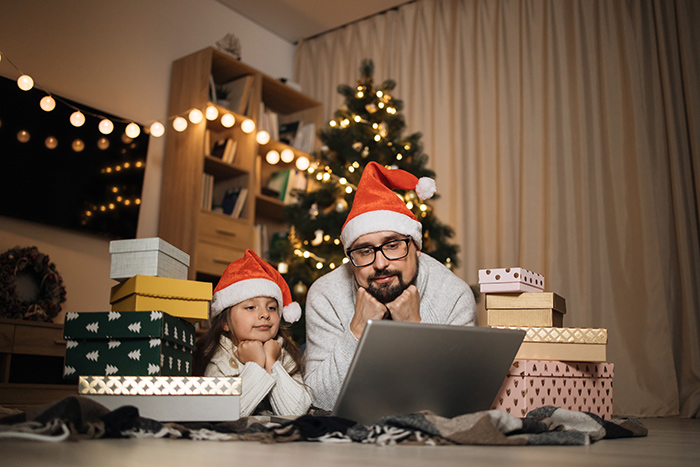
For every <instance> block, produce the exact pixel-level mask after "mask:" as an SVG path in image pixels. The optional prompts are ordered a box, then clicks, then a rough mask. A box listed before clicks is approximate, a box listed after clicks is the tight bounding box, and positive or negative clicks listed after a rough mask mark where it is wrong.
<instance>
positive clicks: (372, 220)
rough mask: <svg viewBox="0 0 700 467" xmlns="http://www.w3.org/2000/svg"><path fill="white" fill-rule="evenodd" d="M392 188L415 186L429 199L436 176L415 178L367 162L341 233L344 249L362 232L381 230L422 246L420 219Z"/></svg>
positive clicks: (399, 170) (415, 188) (404, 188)
mask: <svg viewBox="0 0 700 467" xmlns="http://www.w3.org/2000/svg"><path fill="white" fill-rule="evenodd" d="M392 190H415V191H416V194H417V195H418V197H419V198H420V199H429V198H431V197H432V196H433V195H434V194H435V190H436V187H435V180H433V179H432V178H428V177H421V178H420V179H418V177H416V176H415V175H413V174H410V173H408V172H406V171H405V170H401V169H387V168H386V167H384V166H382V165H379V164H377V163H376V162H369V163H368V164H367V165H366V166H365V170H364V172H363V173H362V178H360V183H359V184H358V185H357V192H356V193H355V200H354V201H353V203H352V209H351V210H350V213H349V214H348V218H347V219H346V221H345V224H344V225H343V229H342V230H341V233H340V240H341V241H342V242H343V246H345V248H346V249H348V248H350V247H351V246H352V244H353V243H354V242H355V240H357V239H358V238H359V237H361V236H362V235H365V234H368V233H374V232H381V231H384V230H390V231H392V232H397V233H399V234H402V235H408V236H410V237H411V238H412V239H413V240H414V241H415V242H416V245H418V248H419V249H420V248H421V247H422V244H423V242H422V235H421V232H422V230H423V229H422V227H421V223H420V222H419V221H418V220H417V219H416V216H414V215H413V213H412V212H411V210H410V209H408V208H407V207H406V203H404V201H403V200H402V199H401V198H399V196H398V195H397V194H396V193H394V192H393V191H392Z"/></svg>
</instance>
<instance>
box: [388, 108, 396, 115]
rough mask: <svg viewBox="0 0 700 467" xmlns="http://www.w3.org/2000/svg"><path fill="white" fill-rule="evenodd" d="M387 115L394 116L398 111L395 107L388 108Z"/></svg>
mask: <svg viewBox="0 0 700 467" xmlns="http://www.w3.org/2000/svg"><path fill="white" fill-rule="evenodd" d="M386 113H388V114H392V115H393V114H395V113H396V109H395V108H394V107H388V108H387V109H386Z"/></svg>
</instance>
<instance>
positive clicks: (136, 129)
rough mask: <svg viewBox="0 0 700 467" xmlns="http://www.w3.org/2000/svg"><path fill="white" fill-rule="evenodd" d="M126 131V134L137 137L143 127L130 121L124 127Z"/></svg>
mask: <svg viewBox="0 0 700 467" xmlns="http://www.w3.org/2000/svg"><path fill="white" fill-rule="evenodd" d="M124 133H126V136H128V137H129V138H136V137H137V136H138V135H140V134H141V127H140V126H138V125H137V124H135V123H133V122H132V123H129V124H128V125H127V126H126V128H125V129H124Z"/></svg>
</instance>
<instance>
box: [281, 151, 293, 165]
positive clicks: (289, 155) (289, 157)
mask: <svg viewBox="0 0 700 467" xmlns="http://www.w3.org/2000/svg"><path fill="white" fill-rule="evenodd" d="M280 158H281V159H282V162H284V163H285V164H289V163H290V162H292V161H293V160H294V151H292V150H291V149H289V148H286V149H283V150H282V152H281V153H280Z"/></svg>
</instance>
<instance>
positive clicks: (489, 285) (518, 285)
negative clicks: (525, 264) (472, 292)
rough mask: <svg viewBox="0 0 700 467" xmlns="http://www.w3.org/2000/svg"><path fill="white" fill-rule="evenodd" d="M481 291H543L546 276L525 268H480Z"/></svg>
mask: <svg viewBox="0 0 700 467" xmlns="http://www.w3.org/2000/svg"><path fill="white" fill-rule="evenodd" d="M479 289H480V290H481V293H510V292H512V293H516V292H542V291H543V290H544V276H543V275H541V274H537V273H536V272H532V271H529V270H527V269H523V268H497V269H479Z"/></svg>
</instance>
